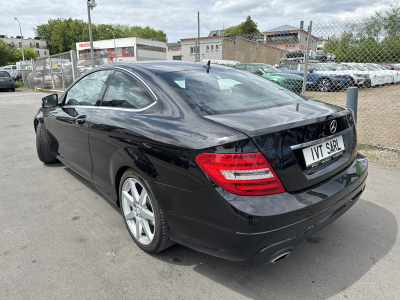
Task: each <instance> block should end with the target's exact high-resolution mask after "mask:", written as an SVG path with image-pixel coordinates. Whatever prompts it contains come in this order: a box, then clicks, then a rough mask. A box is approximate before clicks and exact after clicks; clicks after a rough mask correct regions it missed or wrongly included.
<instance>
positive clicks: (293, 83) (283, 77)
mask: <svg viewBox="0 0 400 300" xmlns="http://www.w3.org/2000/svg"><path fill="white" fill-rule="evenodd" d="M233 67H234V68H236V69H240V70H244V71H248V72H250V73H253V74H256V75H259V76H261V77H264V78H266V79H268V80H271V81H273V82H276V83H277V84H280V85H281V86H283V87H285V88H287V89H289V90H294V91H296V92H299V91H300V90H301V86H302V84H303V77H301V76H298V75H294V74H288V73H284V72H282V71H280V70H279V69H277V68H275V67H273V66H271V65H268V64H262V63H254V64H238V65H235V66H233Z"/></svg>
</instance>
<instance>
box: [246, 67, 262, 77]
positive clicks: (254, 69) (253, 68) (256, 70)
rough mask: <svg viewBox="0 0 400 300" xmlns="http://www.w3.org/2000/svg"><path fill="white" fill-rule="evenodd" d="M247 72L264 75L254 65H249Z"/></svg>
mask: <svg viewBox="0 0 400 300" xmlns="http://www.w3.org/2000/svg"><path fill="white" fill-rule="evenodd" d="M247 71H249V72H251V73H253V74H257V75H258V74H259V73H262V72H261V71H260V70H259V69H258V68H257V67H256V66H253V65H247Z"/></svg>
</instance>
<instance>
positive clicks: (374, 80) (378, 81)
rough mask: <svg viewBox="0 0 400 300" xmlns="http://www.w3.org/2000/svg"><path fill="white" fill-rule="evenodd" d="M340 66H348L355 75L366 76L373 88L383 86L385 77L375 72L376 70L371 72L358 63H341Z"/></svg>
mask: <svg viewBox="0 0 400 300" xmlns="http://www.w3.org/2000/svg"><path fill="white" fill-rule="evenodd" d="M341 65H343V66H348V67H349V68H350V69H352V70H353V71H354V72H357V74H365V75H368V77H369V78H370V83H371V86H373V87H374V86H378V85H382V84H385V75H384V74H381V73H379V72H377V71H376V70H375V71H371V70H369V69H367V68H365V67H364V66H362V65H361V64H358V63H341ZM367 83H368V82H367ZM367 87H368V86H367Z"/></svg>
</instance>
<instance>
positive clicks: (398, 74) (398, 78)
mask: <svg viewBox="0 0 400 300" xmlns="http://www.w3.org/2000/svg"><path fill="white" fill-rule="evenodd" d="M369 65H371V66H374V67H375V68H378V69H380V70H382V71H383V72H385V73H387V74H390V75H392V76H393V82H389V83H398V82H400V71H396V70H388V69H387V68H385V66H383V65H378V64H369Z"/></svg>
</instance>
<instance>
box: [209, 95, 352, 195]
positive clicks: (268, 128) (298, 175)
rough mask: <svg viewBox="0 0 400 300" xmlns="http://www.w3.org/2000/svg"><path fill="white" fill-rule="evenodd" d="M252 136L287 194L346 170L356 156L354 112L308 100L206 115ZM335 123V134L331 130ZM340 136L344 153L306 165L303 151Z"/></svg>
mask: <svg viewBox="0 0 400 300" xmlns="http://www.w3.org/2000/svg"><path fill="white" fill-rule="evenodd" d="M205 118H208V119H210V120H213V121H214V122H218V123H220V124H223V125H225V126H228V127H231V128H234V129H236V130H238V131H240V132H242V133H244V134H246V135H247V136H249V137H250V138H251V139H252V141H253V142H254V144H255V145H256V146H257V147H258V149H259V150H260V151H261V152H262V153H263V155H264V156H265V158H266V159H267V160H268V162H269V163H270V164H271V166H272V167H273V168H274V171H275V172H276V174H277V175H278V177H279V179H280V180H281V182H282V184H283V186H284V187H285V189H286V190H287V191H288V192H296V191H300V190H303V189H306V188H308V187H310V186H313V185H316V184H319V183H321V182H323V181H325V180H327V179H328V178H330V177H331V176H334V175H335V174H337V173H338V172H340V171H341V170H343V169H344V168H346V167H347V166H348V165H349V164H350V163H351V161H352V160H353V159H354V157H355V156H356V152H357V151H356V145H357V141H356V131H355V126H354V121H353V117H352V114H351V111H350V110H348V109H346V108H342V107H339V106H335V105H331V104H328V103H322V102H319V101H314V100H309V101H306V102H303V103H300V104H299V105H296V104H294V105H286V106H280V107H274V108H268V109H263V110H255V111H248V112H240V113H233V114H223V115H213V116H206V117H205ZM334 120H335V121H336V124H337V128H336V131H335V132H333V133H332V132H331V131H330V125H331V123H332V121H334ZM339 136H341V137H342V138H343V142H344V145H345V151H344V152H342V153H341V154H339V155H336V156H335V157H332V158H330V159H327V160H325V161H323V162H320V163H318V164H316V165H313V166H307V164H306V162H305V158H304V154H303V149H305V148H307V147H311V146H313V145H315V144H319V143H322V142H326V141H329V140H331V139H334V138H337V137H339Z"/></svg>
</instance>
